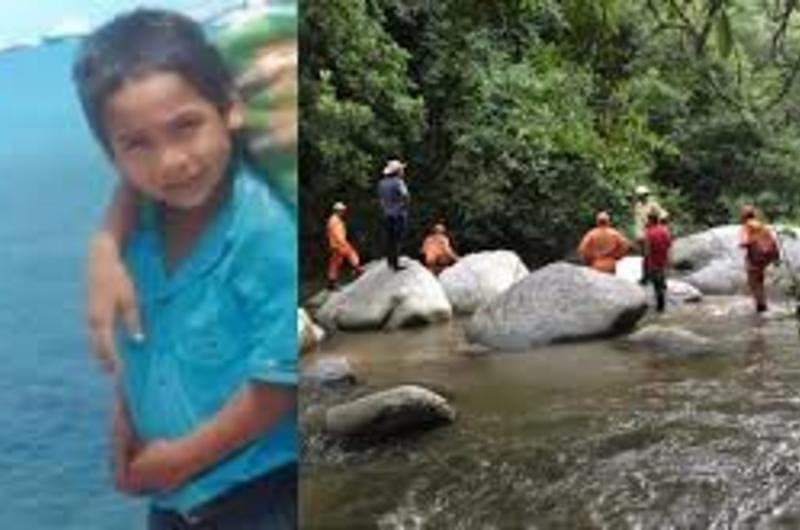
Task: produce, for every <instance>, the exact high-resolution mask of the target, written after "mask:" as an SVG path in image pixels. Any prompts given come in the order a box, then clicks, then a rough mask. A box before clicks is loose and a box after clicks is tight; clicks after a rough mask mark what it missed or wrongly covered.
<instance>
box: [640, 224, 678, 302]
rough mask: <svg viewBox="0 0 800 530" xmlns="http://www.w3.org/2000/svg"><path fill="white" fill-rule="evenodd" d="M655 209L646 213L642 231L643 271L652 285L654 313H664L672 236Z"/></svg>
mask: <svg viewBox="0 0 800 530" xmlns="http://www.w3.org/2000/svg"><path fill="white" fill-rule="evenodd" d="M664 221H665V220H664V219H663V218H662V216H661V215H660V213H659V211H658V210H656V209H651V210H650V211H649V212H648V213H647V225H646V226H645V229H644V270H645V274H646V276H645V278H646V280H647V281H650V282H652V283H653V289H654V290H655V292H656V311H658V312H659V313H661V312H663V311H664V308H665V307H666V294H667V265H668V264H669V249H670V247H671V246H672V235H671V234H670V233H669V228H667V225H666V224H665V223H664Z"/></svg>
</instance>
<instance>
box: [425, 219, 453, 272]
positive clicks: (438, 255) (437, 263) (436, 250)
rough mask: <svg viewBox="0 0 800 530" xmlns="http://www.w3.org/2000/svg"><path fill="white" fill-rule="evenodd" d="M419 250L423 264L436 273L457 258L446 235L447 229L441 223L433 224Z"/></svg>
mask: <svg viewBox="0 0 800 530" xmlns="http://www.w3.org/2000/svg"><path fill="white" fill-rule="evenodd" d="M421 252H422V261H423V262H424V263H425V266H426V267H427V268H428V269H429V270H430V271H431V272H432V273H434V274H436V275H438V274H439V273H440V272H442V271H443V270H444V269H445V268H446V267H448V266H450V265H452V264H453V263H455V262H456V261H457V260H458V255H457V254H456V253H455V251H453V247H452V246H451V245H450V238H448V237H447V230H446V229H445V226H444V225H443V224H441V223H437V224H435V225H434V226H433V229H432V230H431V233H430V234H428V236H427V237H426V238H425V241H423V242H422V251H421Z"/></svg>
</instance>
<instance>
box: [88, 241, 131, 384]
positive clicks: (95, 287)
mask: <svg viewBox="0 0 800 530" xmlns="http://www.w3.org/2000/svg"><path fill="white" fill-rule="evenodd" d="M86 298H87V314H86V315H87V324H88V328H89V338H90V342H91V345H92V350H93V351H94V354H95V355H96V356H97V358H98V360H99V361H100V363H101V365H102V367H103V369H104V370H106V371H107V372H113V371H114V369H115V366H116V360H117V353H116V350H115V348H114V320H115V318H116V315H117V311H119V312H120V313H121V314H122V319H123V323H124V324H125V327H126V328H127V330H128V333H129V334H130V335H131V337H132V338H133V339H134V340H144V335H143V333H142V328H141V324H140V321H139V311H138V305H137V302H136V293H135V291H134V289H133V285H132V283H131V280H130V277H129V276H128V273H127V272H126V271H125V268H124V267H123V265H122V262H121V260H120V257H119V252H118V249H117V244H116V242H115V241H114V239H113V237H111V236H110V235H109V234H106V233H100V234H98V235H97V236H95V237H94V239H92V242H91V245H90V248H89V264H88V281H87V297H86Z"/></svg>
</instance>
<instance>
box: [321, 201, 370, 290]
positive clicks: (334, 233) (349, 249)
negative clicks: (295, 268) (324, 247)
mask: <svg viewBox="0 0 800 530" xmlns="http://www.w3.org/2000/svg"><path fill="white" fill-rule="evenodd" d="M346 213H347V206H346V205H345V204H344V203H343V202H336V203H335V204H334V205H333V213H331V216H330V217H329V218H328V224H327V235H328V248H329V250H330V257H329V258H328V289H329V290H331V291H334V290H336V289H337V288H338V286H339V273H340V270H341V268H342V264H343V263H344V262H345V261H346V262H347V263H349V264H350V266H351V267H352V268H353V270H354V271H355V272H356V274H357V275H360V274H361V273H362V272H363V269H362V267H361V260H360V258H359V257H358V252H356V249H355V248H353V245H351V244H350V242H349V241H348V240H347V225H345V223H344V216H345V214H346Z"/></svg>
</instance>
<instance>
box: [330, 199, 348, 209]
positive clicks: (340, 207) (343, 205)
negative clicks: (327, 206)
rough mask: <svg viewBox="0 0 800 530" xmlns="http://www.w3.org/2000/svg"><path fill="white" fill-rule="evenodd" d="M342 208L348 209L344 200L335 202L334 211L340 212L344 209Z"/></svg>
mask: <svg viewBox="0 0 800 530" xmlns="http://www.w3.org/2000/svg"><path fill="white" fill-rule="evenodd" d="M342 210H347V206H345V204H344V203H343V202H341V201H337V202H335V203H333V211H335V212H339V211H342Z"/></svg>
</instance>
